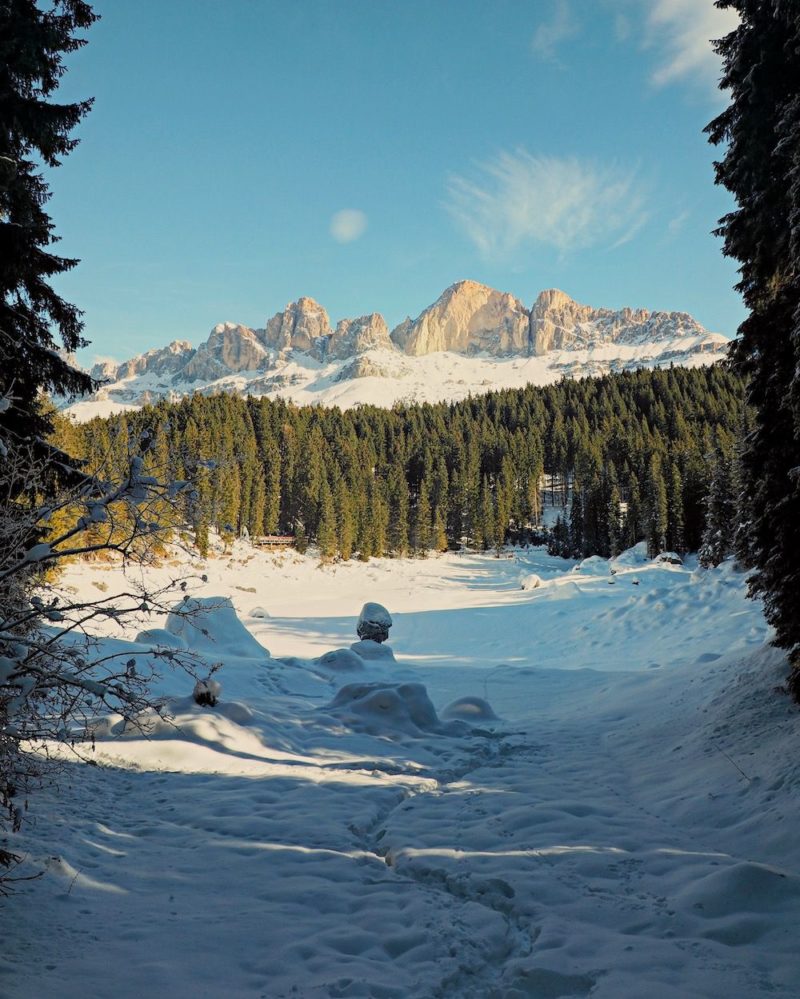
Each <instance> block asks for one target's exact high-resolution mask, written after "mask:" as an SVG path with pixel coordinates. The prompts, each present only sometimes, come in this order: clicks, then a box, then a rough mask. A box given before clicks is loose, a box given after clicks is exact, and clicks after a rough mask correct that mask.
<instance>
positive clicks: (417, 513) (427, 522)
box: [413, 479, 433, 555]
mask: <svg viewBox="0 0 800 999" xmlns="http://www.w3.org/2000/svg"><path fill="white" fill-rule="evenodd" d="M413 536H414V549H415V551H417V552H418V553H419V554H420V555H425V554H426V553H427V552H428V551H430V549H431V548H432V547H433V522H432V512H431V503H430V499H429V498H428V485H427V483H426V481H425V479H423V480H422V482H420V484H419V495H418V496H417V505H416V509H415V510H414V531H413Z"/></svg>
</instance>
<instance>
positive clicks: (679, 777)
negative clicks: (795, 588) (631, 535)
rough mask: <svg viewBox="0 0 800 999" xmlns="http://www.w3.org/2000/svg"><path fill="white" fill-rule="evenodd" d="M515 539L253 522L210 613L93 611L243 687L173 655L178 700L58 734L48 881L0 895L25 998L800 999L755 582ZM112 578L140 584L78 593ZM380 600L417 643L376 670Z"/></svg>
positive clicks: (9, 967) (797, 903) (770, 665)
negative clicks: (427, 537) (190, 674)
mask: <svg viewBox="0 0 800 999" xmlns="http://www.w3.org/2000/svg"><path fill="white" fill-rule="evenodd" d="M513 556H514V557H513V558H509V559H495V558H493V557H492V556H489V555H471V554H468V553H464V554H460V555H457V554H448V555H443V556H437V557H431V558H428V559H424V560H416V561H411V560H384V559H375V560H371V561H370V562H368V563H359V562H354V563H352V564H350V563H347V564H343V563H338V564H335V565H322V566H320V565H319V560H318V558H316V557H315V556H314V554H313V553H310V554H309V555H308V556H299V555H298V554H297V553H294V552H284V553H268V552H260V551H255V550H253V549H251V548H248V547H247V546H246V545H244V544H240V543H237V544H235V545H234V547H233V552H232V553H229V554H228V555H226V557H224V558H219V559H209V560H208V561H207V562H205V563H204V564H203V567H202V572H203V573H205V574H207V576H208V579H209V581H208V583H207V584H206V586H205V587H203V588H201V587H200V584H199V583H198V584H197V587H196V588H195V587H194V584H192V588H191V589H190V600H189V601H187V603H189V606H190V608H191V609H193V610H196V611H197V612H198V613H197V614H196V616H195V618H194V619H193V621H192V625H191V626H189V623H188V622H187V621H185V620H183V619H181V618H179V617H175V616H171V617H170V619H169V621H167V622H165V621H159V620H155V619H153V617H152V616H149V617H148V615H145V614H143V615H142V617H143V620H142V621H141V622H140V623H136V624H135V625H132V626H131V628H130V633H129V634H128V635H126V636H123V637H120V635H119V626H118V625H117V624H116V623H115V622H113V621H100V622H98V623H97V628H98V632H97V635H96V640H97V642H98V650H99V652H100V653H101V654H103V653H105V654H113V655H119V656H121V657H125V656H135V657H136V658H137V663H138V662H139V661H140V660H141V661H142V662H144V660H145V658H146V657H147V656H152V657H154V659H155V658H156V657H157V651H152V650H153V649H156V650H157V648H158V646H159V641H158V639H159V633H158V631H157V630H156V631H153V629H158V628H160V627H164V626H165V624H166V625H167V626H168V630H169V634H171V635H173V636H174V635H180V636H182V637H184V638H185V639H186V641H187V642H188V644H189V646H190V648H192V649H194V650H196V651H197V655H198V658H199V660H200V663H201V665H202V664H204V665H205V667H206V668H207V669H208V670H209V671H210V670H211V668H212V666H213V665H214V664H215V663H218V662H221V663H222V667H221V668H220V669H219V670H218V671H216V672H215V673H214V674H213V679H214V681H215V682H216V681H217V678H219V680H220V681H221V683H222V684H223V686H224V697H223V698H221V699H220V700H219V701H218V703H217V704H216V706H215V707H213V708H210V707H203V706H200V705H197V704H195V703H194V701H193V699H192V697H191V696H188V689H187V677H186V675H185V674H181V673H175V674H173V673H171V672H170V671H168V670H162V671H161V672H162V673H163V674H164V676H163V679H162V680H161V681H160V686H159V688H158V690H157V693H158V694H159V696H162V697H163V698H164V700H165V702H166V704H167V707H168V708H169V711H170V713H171V718H169V719H166V720H163V719H159V718H158V717H157V716H155V715H152V716H148V717H143V718H142V719H141V725H140V726H138V727H137V726H132V725H127V726H125V725H124V724H123V722H122V720H121V718H120V717H119V716H118V715H113V714H101V715H99V716H98V718H97V721H96V725H94V728H93V735H94V744H92V743H90V742H87V743H77V744H76V746H75V749H74V751H73V749H72V747H70V746H69V745H66V744H64V745H53V746H50V747H48V748H49V751H50V752H51V753H53V754H54V755H59V754H61V755H63V757H64V761H65V762H64V767H65V771H64V774H63V776H62V780H61V784H60V787H55V786H53V787H45V788H43V789H42V790H41V791H39V792H37V794H36V795H35V796H33V797H32V798H31V802H30V811H29V813H28V814H27V815H26V817H25V821H24V823H23V826H22V829H21V830H20V831H19V832H18V833H15V834H13V835H11V836H10V837H9V839H10V847H11V848H12V849H14V851H15V852H17V853H19V854H22V855H24V857H25V861H24V863H23V865H22V867H21V869H20V871H19V872H18V873H20V874H23V875H25V874H38V873H41V874H42V877H40V878H39V879H37V880H34V881H21V882H18V883H17V884H16V885H15V888H16V894H15V895H14V897H12V898H10V899H6V900H4V909H5V911H6V917H7V918H6V921H5V924H4V928H3V932H4V937H5V941H4V942H5V946H4V948H3V952H2V955H0V980H2V986H0V991H2V995H3V997H4V999H32V997H39V996H54V995H58V996H59V999H84V997H86V996H91V997H93V999H139V997H141V996H149V995H152V996H170V997H172V999H196V997H208V999H211V997H218V996H225V997H226V999H256V997H268V999H330V997H376V999H377V997H380V999H434V997H436V999H562V997H563V999H574V997H586V999H642V997H648V999H650V997H652V999H797V996H798V995H800V962H798V957H797V933H796V927H797V925H798V921H799V920H800V840H799V839H798V837H797V834H796V832H797V828H798V820H799V819H800V815H799V814H798V812H799V811H800V806H799V805H798V802H800V795H799V794H798V787H799V786H800V784H799V779H798V774H797V767H796V747H797V726H798V723H800V712H799V711H798V708H797V706H795V705H793V704H792V703H791V702H790V701H789V700H788V699H787V698H786V697H785V696H784V695H783V694H781V693H780V691H779V690H776V687H778V686H779V685H780V684H781V683H782V682H783V678H784V677H785V675H786V672H787V665H786V662H785V659H784V658H783V656H782V655H781V654H780V653H779V652H778V651H776V650H775V649H772V648H770V647H769V645H768V641H769V639H770V637H771V632H770V630H769V628H768V627H767V626H766V624H765V621H764V618H763V614H762V611H761V608H760V606H759V604H758V603H755V602H753V601H750V600H747V599H746V596H745V593H746V580H745V577H744V575H743V574H741V573H737V572H736V571H735V569H734V567H733V565H732V564H731V563H730V562H727V563H724V564H723V565H721V566H719V567H718V568H715V569H708V570H700V569H698V567H697V565H696V561H695V560H693V559H687V561H686V564H685V565H670V564H664V563H661V562H658V561H655V560H650V559H648V558H647V557H646V552H645V553H644V554H643V552H642V549H639V548H638V547H637V550H635V551H631V552H626V553H624V554H623V555H622V556H620V557H618V558H617V559H614V560H612V561H611V562H609V563H606V564H605V570H604V571H602V572H601V569H603V566H601V565H600V563H591V564H592V565H594V567H595V570H596V571H594V570H593V571H592V572H586V571H585V570H584V569H582V570H581V571H580V572H577V573H574V572H572V568H573V565H574V563H573V562H571V561H568V560H563V559H558V558H551V557H549V556H548V555H547V554H546V553H545V552H544V551H543V550H541V549H527V550H525V551H516V552H514V553H513ZM192 568H194V567H192ZM612 568H613V569H614V570H615V574H614V575H613V576H611V569H612ZM145 571H146V572H147V573H148V574H149V576H150V582H151V583H153V584H158V583H159V582H164V581H165V580H166V579H167V578H169V577H170V575H171V574H173V573H174V568H172V567H170V566H164V567H150V568H148V569H147V570H145ZM520 574H535V575H537V576H539V577H540V579H541V580H542V585H541V586H540V587H537V588H536V589H533V590H522V589H521V588H520V582H519V580H520ZM612 578H613V579H614V580H615V585H614V586H609V585H608V580H609V579H612ZM100 580H102V581H103V582H104V583H106V584H107V585H108V593H109V594H112V595H113V593H114V592H118V591H121V590H124V589H125V587H126V586H127V583H126V580H125V577H124V574H123V573H122V572H121V571H118V570H117V569H113V568H110V567H109V566H108V565H104V564H102V563H92V564H75V565H70V566H68V567H67V569H66V571H65V576H64V579H63V585H64V586H72V587H76V588H77V592H78V593H79V594H80V593H85V594H87V596H88V595H90V594H91V593H92V592H94V589H93V586H92V583H93V582H95V581H100ZM634 582H637V584H638V585H633V583H634ZM251 585H252V587H256V589H251ZM207 592H208V593H217V594H220V595H221V598H213V599H211V598H208V597H207V596H206V593H207ZM256 592H258V593H264V592H269V594H270V612H271V615H272V616H271V617H270V618H269V619H258V618H257V617H254V616H253V614H252V611H253V609H254V607H255V600H256V597H255V596H254V594H255V593H256ZM365 594H369V595H371V596H373V597H374V598H376V599H377V600H380V601H381V603H383V604H384V605H386V606H390V607H392V608H393V609H394V617H395V626H394V629H393V646H394V649H395V651H396V655H397V658H396V660H395V658H394V656H392V658H391V659H389V658H385V659H369V660H360V661H361V662H362V663H363V672H361V673H358V672H357V670H356V668H355V659H354V658H352V656H353V655H354V654H353V653H352V650H348V649H346V645H347V642H348V641H349V639H350V637H351V636H352V634H353V631H354V628H355V624H356V619H355V617H354V615H353V608H354V607H358V606H360V605H361V604H362V603H363V601H364V596H365ZM260 599H263V597H261V598H260ZM243 620H246V621H248V623H249V626H250V628H251V630H252V634H249V633H248V632H247V630H246V629H245V628H244V625H243V624H242V623H241V622H242V621H243ZM198 625H200V626H201V630H198ZM142 629H147V635H148V638H147V642H144V643H142V642H138V641H136V640H137V639H139V638H141V637H142V634H140V632H141V631H142ZM204 632H205V633H204ZM262 643H264V644H262ZM358 644H359V645H364V644H366V643H363V642H362V643H358ZM264 645H269V647H270V648H271V649H273V650H274V651H275V654H276V656H280V657H281V658H280V659H277V658H270V657H269V656H268V655H267V653H266V651H265V649H264ZM371 645H372V646H373V647H374V649H376V650H381V651H382V652H385V651H386V649H387V647H386V645H385V644H378V643H375V642H373V643H371ZM122 661H123V662H124V661H125V660H124V658H122ZM346 663H349V664H351V665H352V666H353V667H354V668H353V669H352V670H351V669H350V668H349V667H348V666H343V664H346ZM200 675H205V674H203V673H201V674H200ZM189 689H190V688H189ZM75 753H77V754H78V755H77V756H76V755H75ZM82 759H86V760H88V761H90V762H91V763H93V764H96V765H94V766H88V765H86V764H85V763H83V762H81V761H82Z"/></svg>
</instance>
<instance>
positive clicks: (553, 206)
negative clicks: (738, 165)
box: [50, 0, 744, 363]
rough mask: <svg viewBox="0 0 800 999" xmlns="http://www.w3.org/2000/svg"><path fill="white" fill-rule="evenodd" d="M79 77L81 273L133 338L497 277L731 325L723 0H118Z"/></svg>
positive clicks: (77, 296) (122, 345) (120, 351)
mask: <svg viewBox="0 0 800 999" xmlns="http://www.w3.org/2000/svg"><path fill="white" fill-rule="evenodd" d="M95 9H96V10H97V12H98V13H99V14H100V15H101V17H102V20H101V21H99V22H98V23H97V24H96V25H95V26H94V28H92V29H91V31H90V32H89V35H88V38H89V44H88V45H87V46H85V48H84V49H82V50H81V51H80V52H79V53H77V54H75V55H74V56H72V57H71V58H70V60H69V71H68V73H67V75H66V76H65V78H64V82H63V84H62V87H61V96H62V97H63V98H65V99H73V98H77V97H84V96H94V98H95V106H94V108H93V110H92V112H91V113H90V115H89V116H88V117H87V118H86V119H85V120H84V122H83V123H81V125H80V126H79V129H78V132H77V134H78V135H79V136H80V138H81V140H82V141H81V144H80V145H79V146H78V148H77V149H76V150H75V152H73V153H72V154H71V155H70V156H69V157H68V158H67V159H66V160H65V161H64V164H63V165H62V166H61V167H60V168H59V169H58V170H56V171H54V172H53V173H52V176H51V184H52V189H53V198H52V201H51V203H50V210H51V214H52V216H53V219H54V222H55V225H56V230H57V232H58V233H59V234H60V235H61V236H62V242H61V244H60V247H59V249H60V251H61V252H63V253H65V254H68V255H74V256H77V257H80V258H81V263H80V264H79V266H78V267H77V268H76V270H75V271H74V272H72V273H71V274H69V275H66V276H64V277H63V278H62V279H60V282H59V285H58V287H59V291H60V292H61V293H62V294H64V295H65V296H67V297H68V298H69V299H70V300H71V301H74V302H75V303H76V304H77V305H79V306H80V307H81V308H82V309H84V311H85V320H86V331H85V332H86V336H87V337H88V339H90V340H91V341H92V345H91V347H89V348H87V350H86V351H84V352H82V355H81V360H82V361H84V362H85V363H88V362H89V361H90V360H92V359H93V358H94V357H95V356H103V357H106V356H111V357H116V358H118V359H124V358H126V357H129V356H131V355H133V354H135V353H139V352H141V351H143V350H146V349H149V348H150V347H154V346H160V345H162V344H165V343H167V342H168V341H170V340H173V339H188V340H190V341H192V342H193V343H199V342H200V341H201V340H203V339H205V337H206V336H207V334H208V332H209V330H210V328H211V327H212V326H213V325H214V324H215V323H217V322H219V321H221V320H227V319H230V320H234V321H238V322H243V323H246V324H248V325H251V326H263V325H264V322H265V320H266V319H267V318H268V317H269V316H271V315H273V314H274V313H275V312H277V311H278V310H279V309H281V308H282V307H283V306H284V305H285V304H286V303H287V302H288V301H290V300H292V299H296V298H298V297H299V296H301V295H309V296H311V297H313V298H316V299H317V300H318V301H319V302H321V303H322V304H323V305H324V306H325V307H326V309H327V310H328V312H329V313H330V315H331V319H332V320H333V321H336V320H337V319H340V318H342V317H344V316H355V315H362V314H364V313H367V312H372V311H379V312H382V313H383V314H384V316H385V317H386V320H387V322H388V323H389V325H390V326H393V325H394V324H396V323H397V322H399V321H400V320H401V319H403V318H404V317H405V315H406V314H409V313H410V314H411V315H414V316H415V315H417V314H418V313H419V312H420V311H421V310H422V309H423V308H424V307H425V306H426V305H428V304H430V303H431V302H432V301H434V300H435V299H436V298H437V297H438V295H439V294H440V293H441V292H442V291H443V290H444V288H445V287H447V286H448V285H450V284H452V283H453V282H454V281H457V280H459V279H461V278H473V279H475V280H478V281H482V282H485V283H486V284H489V285H492V286H493V287H496V288H499V289H501V290H503V291H510V292H512V293H513V294H515V295H517V296H519V297H520V298H522V299H523V300H524V301H525V302H527V303H529V304H530V303H531V302H532V301H533V299H534V298H535V296H536V295H537V294H538V292H539V291H540V290H542V289H543V288H548V287H558V288H561V289H563V290H564V291H566V292H567V293H568V294H570V295H572V296H573V297H574V298H576V299H578V300H579V301H582V302H585V303H588V304H591V305H596V306H610V307H621V306H623V305H631V306H641V307H644V308H651V309H678V310H684V311H687V312H690V313H692V314H693V315H695V316H696V318H698V319H699V320H700V322H702V323H703V324H704V325H705V326H707V327H708V328H710V329H713V330H718V331H720V332H723V333H726V334H729V335H732V334H733V333H734V332H735V329H736V327H737V325H738V324H739V322H740V321H741V319H742V318H743V314H744V313H743V309H742V306H741V304H740V301H739V298H738V296H737V295H736V294H735V292H734V291H733V290H732V286H733V285H734V283H735V281H736V271H735V266H734V264H733V263H732V262H731V261H727V260H725V259H724V258H723V256H722V253H721V246H720V241H719V240H718V239H717V238H716V237H714V236H713V235H711V230H712V229H713V228H714V226H715V224H716V221H717V219H718V218H719V217H720V215H722V214H724V213H725V212H726V211H728V210H729V209H730V207H731V203H730V201H729V199H728V196H727V195H726V193H725V192H724V191H722V190H720V189H719V188H716V187H715V186H714V183H713V170H712V161H713V159H714V155H715V153H714V150H713V149H712V148H711V147H710V146H708V145H707V143H706V140H705V137H704V136H703V134H702V129H703V127H704V125H705V124H706V123H707V122H708V121H709V120H710V118H711V117H713V116H714V114H716V113H717V112H718V111H719V110H720V109H721V108H722V107H723V106H724V98H723V97H722V96H721V95H720V94H719V92H718V91H717V90H716V80H717V78H718V75H719V65H718V62H717V60H716V58H715V57H714V56H713V53H712V52H711V49H710V46H709V45H708V42H707V39H708V38H709V37H711V36H714V35H719V34H724V33H725V32H726V31H727V30H729V29H730V27H731V17H732V15H731V14H730V12H721V11H717V10H716V9H715V8H714V7H713V5H712V3H711V0H536V2H530V0H492V2H488V0H481V2H474V0H434V2H431V0H425V2H417V0H402V2H401V0H338V2H333V0H295V2H290V0H281V2H273V0H226V2H224V3H223V2H222V0H167V2H164V0H158V2H156V0H137V2H136V3H119V2H118V0H116V2H114V0H99V2H96V3H95Z"/></svg>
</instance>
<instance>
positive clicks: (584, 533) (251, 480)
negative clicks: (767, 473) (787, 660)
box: [57, 365, 746, 562]
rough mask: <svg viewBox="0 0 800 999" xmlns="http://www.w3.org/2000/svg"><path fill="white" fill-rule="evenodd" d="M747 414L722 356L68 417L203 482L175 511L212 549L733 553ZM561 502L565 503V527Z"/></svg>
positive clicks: (168, 473) (106, 440) (89, 451)
mask: <svg viewBox="0 0 800 999" xmlns="http://www.w3.org/2000/svg"><path fill="white" fill-rule="evenodd" d="M745 422H746V414H745V409H744V403H743V386H742V383H741V381H740V380H738V379H737V378H736V377H735V376H734V375H732V374H731V373H730V372H729V371H727V370H726V369H725V368H724V367H723V366H720V365H716V366H713V367H708V368H701V369H694V370H686V369H680V368H672V369H668V370H654V371H651V370H640V371H636V372H626V373H622V374H615V375H609V376H606V377H603V378H598V379H592V378H587V379H583V380H581V381H569V380H563V381H562V382H560V383H559V384H556V385H551V386H547V387H544V388H534V387H528V388H526V389H521V390H519V389H515V390H503V391H496V392H490V393H488V394H487V395H484V396H480V397H474V398H470V399H467V400H465V401H463V402H459V403H441V404H436V405H428V404H426V405H409V406H395V407H394V408H392V409H390V410H384V409H378V408H376V407H371V406H362V407H358V408H356V409H352V410H348V411H345V412H342V411H340V410H338V409H323V408H321V407H311V406H305V407H298V406H296V405H293V404H291V403H287V402H283V401H280V400H278V401H273V400H268V399H253V398H247V399H243V398H240V397H237V396H233V395H215V396H211V397H205V396H201V395H195V396H193V397H191V398H187V399H184V400H182V401H181V402H178V403H163V402H162V403H159V404H158V405H155V406H151V407H145V408H144V409H142V410H140V411H137V412H129V413H124V414H120V415H116V416H114V417H110V418H107V419H95V420H93V421H92V422H90V423H87V424H83V425H73V424H71V423H68V422H67V421H64V420H62V421H60V422H59V429H58V431H57V443H58V444H59V445H60V446H63V447H64V448H65V449H67V450H68V451H69V452H70V453H72V454H75V455H78V456H80V457H82V458H83V459H84V460H85V461H86V462H87V464H88V467H89V468H90V469H91V470H92V471H102V472H103V473H104V474H108V475H110V476H113V475H114V474H120V473H121V472H122V471H123V470H124V469H125V468H126V467H127V463H128V461H129V453H130V450H131V448H132V447H133V446H134V442H135V446H136V447H139V446H140V445H141V444H142V442H144V444H145V447H146V471H148V472H149V474H151V475H153V476H158V477H160V478H162V479H166V481H181V480H188V481H189V482H190V483H191V484H192V488H191V489H190V490H186V491H185V492H184V493H182V494H180V495H179V496H178V499H177V504H178V505H177V507H176V510H174V511H173V512H172V513H171V514H170V516H172V517H173V524H174V526H175V528H176V529H178V530H190V531H191V539H192V541H193V542H194V544H196V546H197V548H198V549H199V550H200V551H201V553H205V552H206V551H207V550H208V538H209V531H210V530H211V529H212V528H214V529H216V530H217V531H218V532H219V533H220V534H221V535H222V537H223V538H230V537H233V536H240V535H249V536H250V537H251V538H254V539H256V538H259V537H260V536H262V535H268V534H273V533H282V534H292V535H294V536H295V543H296V545H297V547H298V548H300V549H303V548H304V547H305V545H307V544H308V543H309V542H311V541H313V542H315V543H316V544H318V545H319V549H320V552H321V555H322V556H323V558H333V557H337V556H338V557H341V558H343V559H349V558H351V557H353V556H356V557H359V558H361V559H368V558H369V557H370V556H374V555H386V554H392V555H407V554H424V553H425V552H426V551H429V550H431V549H434V550H444V549H446V548H448V547H458V546H459V545H462V544H467V545H469V546H474V547H477V548H482V549H490V548H494V547H497V546H499V545H501V544H503V543H504V542H506V541H517V542H523V543H524V542H527V541H547V542H548V544H549V545H550V547H551V550H552V551H553V552H555V553H558V554H563V555H573V556H581V555H584V556H585V555H590V554H600V555H603V556H609V555H613V554H616V553H617V552H619V551H621V550H623V549H624V548H626V547H628V546H630V545H632V544H634V543H636V542H637V541H639V540H641V539H643V538H646V539H647V541H648V546H649V548H650V550H651V552H653V553H656V552H658V551H660V550H664V549H669V550H674V551H678V552H682V551H689V550H698V549H700V548H701V546H703V545H704V544H705V549H704V550H705V556H706V559H707V560H708V561H710V562H717V561H719V560H720V559H721V558H722V557H724V555H725V554H727V553H728V551H729V549H730V546H731V543H732V537H731V531H732V529H733V522H734V518H733V496H734V491H735V464H736V462H735V452H736V441H737V439H738V438H739V436H740V435H741V433H742V432H743V428H744V425H745ZM545 504H552V505H555V506H556V507H558V506H563V508H564V511H565V514H564V517H563V518H562V517H559V518H558V519H557V520H556V522H555V524H553V523H551V524H550V529H548V530H544V529H543V526H542V512H543V507H544V505H545ZM166 515H167V512H166V511H165V516H166ZM551 519H552V518H551Z"/></svg>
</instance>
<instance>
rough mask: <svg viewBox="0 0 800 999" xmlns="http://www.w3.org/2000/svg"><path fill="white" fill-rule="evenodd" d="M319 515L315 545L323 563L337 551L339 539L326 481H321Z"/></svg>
mask: <svg viewBox="0 0 800 999" xmlns="http://www.w3.org/2000/svg"><path fill="white" fill-rule="evenodd" d="M319 505H320V513H319V528H318V530H317V543H318V544H319V553H320V555H321V556H322V559H323V561H325V562H328V561H330V559H332V558H333V557H334V556H335V555H336V552H337V551H338V550H339V538H338V532H337V530H336V508H335V506H334V502H333V495H332V493H331V488H330V486H329V485H328V480H327V479H323V481H322V488H321V490H320V504H319Z"/></svg>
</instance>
